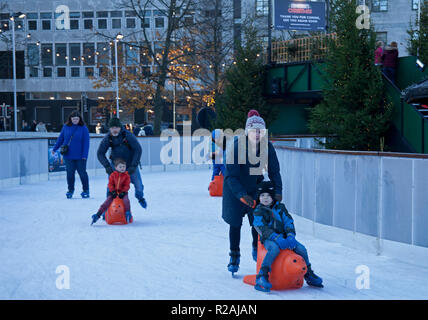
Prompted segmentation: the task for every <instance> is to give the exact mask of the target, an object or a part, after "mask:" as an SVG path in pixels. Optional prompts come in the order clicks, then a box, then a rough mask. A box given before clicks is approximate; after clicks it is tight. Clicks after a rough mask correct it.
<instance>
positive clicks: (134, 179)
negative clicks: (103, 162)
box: [107, 163, 144, 200]
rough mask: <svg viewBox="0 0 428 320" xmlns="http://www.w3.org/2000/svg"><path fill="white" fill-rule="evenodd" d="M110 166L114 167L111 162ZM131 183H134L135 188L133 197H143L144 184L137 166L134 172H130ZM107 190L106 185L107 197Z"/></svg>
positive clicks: (139, 198)
mask: <svg viewBox="0 0 428 320" xmlns="http://www.w3.org/2000/svg"><path fill="white" fill-rule="evenodd" d="M111 167H112V168H114V164H113V163H111ZM131 183H132V184H133V185H134V188H135V198H137V199H138V200H141V199H142V198H144V185H143V180H141V174H140V170H139V168H138V167H137V169H136V170H135V172H134V173H133V174H131ZM108 192H109V190H108V187H107V197H108Z"/></svg>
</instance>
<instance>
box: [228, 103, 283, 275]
mask: <svg viewBox="0 0 428 320" xmlns="http://www.w3.org/2000/svg"><path fill="white" fill-rule="evenodd" d="M267 138H268V137H267V130H266V124H265V121H264V120H263V118H262V117H260V114H259V113H258V112H257V111H256V110H250V112H248V117H247V121H246V124H245V136H243V137H239V138H236V139H235V140H234V144H233V150H228V151H227V152H228V160H227V161H226V171H225V176H224V185H223V204H222V217H223V220H224V221H225V222H226V223H228V224H229V226H230V228H229V242H230V253H229V255H230V262H229V264H228V266H227V268H228V270H229V271H230V272H232V275H233V274H234V273H235V272H237V271H238V269H239V262H240V256H241V255H240V247H239V245H240V239H241V226H242V219H243V217H244V216H245V215H246V214H247V215H248V221H249V222H250V225H251V231H252V232H251V233H252V237H253V241H252V247H253V250H252V256H253V259H254V261H257V239H258V234H257V231H256V230H255V229H254V227H252V225H253V220H254V217H253V209H254V207H255V199H256V193H257V184H258V183H260V182H261V181H263V174H262V172H261V169H262V168H264V167H267V173H268V176H269V179H270V180H271V181H272V182H273V183H274V185H275V198H276V199H277V200H279V201H280V200H281V199H282V181H281V175H280V172H279V162H278V158H277V155H276V152H275V148H274V147H273V145H272V144H271V143H270V142H268V141H267ZM242 139H244V140H242ZM242 142H244V143H245V154H239V151H241V148H240V143H242ZM266 142H267V143H266ZM241 147H242V145H241ZM231 151H233V155H232V154H230V152H231ZM257 157H259V158H260V159H259V160H261V161H259V163H255V161H254V160H255V159H257ZM231 159H233V160H231ZM242 159H245V163H242V162H243V161H241V160H242Z"/></svg>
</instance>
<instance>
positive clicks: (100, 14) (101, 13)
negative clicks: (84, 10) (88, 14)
mask: <svg viewBox="0 0 428 320" xmlns="http://www.w3.org/2000/svg"><path fill="white" fill-rule="evenodd" d="M107 17H108V11H97V18H107Z"/></svg>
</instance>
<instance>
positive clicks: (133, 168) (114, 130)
mask: <svg viewBox="0 0 428 320" xmlns="http://www.w3.org/2000/svg"><path fill="white" fill-rule="evenodd" d="M109 127H110V129H109V133H107V134H106V135H105V137H104V138H103V140H102V141H101V143H100V145H99V147H98V151H97V157H98V160H99V161H100V163H101V164H102V165H103V167H104V168H105V169H106V172H107V174H108V175H109V176H110V174H112V173H113V171H114V169H113V168H114V167H115V166H114V161H115V160H116V159H118V158H120V159H123V160H125V161H126V167H127V168H128V173H129V175H130V176H131V183H132V184H133V185H134V187H135V197H136V198H137V199H138V202H139V203H140V205H141V206H142V207H143V208H146V207H147V202H146V200H145V199H144V185H143V182H142V180H141V175H140V171H139V170H138V166H139V164H140V158H141V154H142V149H141V145H140V143H139V142H138V140H137V138H136V137H135V136H134V134H133V133H132V132H129V131H127V130H126V129H125V128H124V127H123V126H122V123H121V122H120V120H119V119H118V118H112V119H111V120H110V122H109ZM110 148H111V153H110V161H109V160H108V159H107V157H106V152H107V150H108V149H110Z"/></svg>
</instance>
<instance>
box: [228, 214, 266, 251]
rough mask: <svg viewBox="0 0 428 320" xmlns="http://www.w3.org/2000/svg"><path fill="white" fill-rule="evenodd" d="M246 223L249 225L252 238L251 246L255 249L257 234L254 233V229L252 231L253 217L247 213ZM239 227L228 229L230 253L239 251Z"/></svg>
mask: <svg viewBox="0 0 428 320" xmlns="http://www.w3.org/2000/svg"><path fill="white" fill-rule="evenodd" d="M247 216H248V222H249V223H250V226H251V235H252V236H253V241H252V245H253V247H257V241H258V235H259V234H258V233H257V231H256V229H254V227H253V221H254V216H253V214H252V213H248V214H247ZM241 227H242V226H239V227H234V226H230V227H229V243H230V251H239V244H240V242H241Z"/></svg>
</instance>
